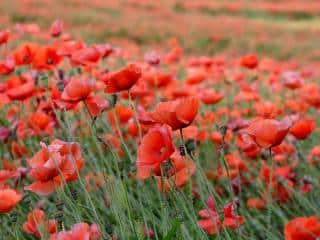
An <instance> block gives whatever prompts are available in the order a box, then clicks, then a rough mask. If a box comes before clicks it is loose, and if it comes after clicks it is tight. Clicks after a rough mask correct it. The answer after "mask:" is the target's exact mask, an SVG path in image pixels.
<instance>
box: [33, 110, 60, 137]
mask: <svg viewBox="0 0 320 240" xmlns="http://www.w3.org/2000/svg"><path fill="white" fill-rule="evenodd" d="M28 122H29V126H30V127H31V128H32V129H33V131H34V133H35V135H39V134H41V133H46V134H48V135H51V134H52V133H53V127H54V125H55V122H54V121H53V119H52V118H51V117H50V116H49V115H48V114H46V113H45V112H43V111H41V110H38V111H36V112H35V113H33V114H31V115H30V116H29V121H28Z"/></svg>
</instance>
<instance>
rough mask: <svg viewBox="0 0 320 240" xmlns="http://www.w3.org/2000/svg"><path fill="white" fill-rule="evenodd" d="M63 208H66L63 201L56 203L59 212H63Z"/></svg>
mask: <svg viewBox="0 0 320 240" xmlns="http://www.w3.org/2000/svg"><path fill="white" fill-rule="evenodd" d="M63 206H64V203H63V202H62V201H61V200H58V201H57V202H56V208H57V209H58V210H59V211H62V210H63Z"/></svg>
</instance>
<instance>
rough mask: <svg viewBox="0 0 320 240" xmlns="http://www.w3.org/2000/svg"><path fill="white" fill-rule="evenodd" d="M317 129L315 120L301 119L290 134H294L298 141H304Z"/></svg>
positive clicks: (291, 129) (293, 126)
mask: <svg viewBox="0 0 320 240" xmlns="http://www.w3.org/2000/svg"><path fill="white" fill-rule="evenodd" d="M315 128H316V122H315V121H314V120H313V119H309V118H304V119H299V120H298V121H296V122H295V123H294V124H293V125H292V127H291V128H290V134H292V135H293V136H294V137H295V138H296V139H298V140H304V139H306V138H307V137H308V136H309V135H310V134H311V133H312V131H313V130H314V129H315Z"/></svg>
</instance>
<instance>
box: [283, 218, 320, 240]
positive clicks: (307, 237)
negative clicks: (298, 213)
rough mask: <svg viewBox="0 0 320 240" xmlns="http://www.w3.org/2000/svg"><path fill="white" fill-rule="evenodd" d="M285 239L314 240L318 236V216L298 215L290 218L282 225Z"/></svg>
mask: <svg viewBox="0 0 320 240" xmlns="http://www.w3.org/2000/svg"><path fill="white" fill-rule="evenodd" d="M284 237H285V240H316V239H318V237H320V222H319V218H318V217H315V216H311V217H298V218H294V219H292V220H290V221H289V222H288V223H287V224H286V225H285V227H284Z"/></svg>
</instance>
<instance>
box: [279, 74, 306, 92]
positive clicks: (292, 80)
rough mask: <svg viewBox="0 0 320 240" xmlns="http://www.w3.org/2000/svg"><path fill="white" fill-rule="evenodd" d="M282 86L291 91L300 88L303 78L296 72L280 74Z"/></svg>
mask: <svg viewBox="0 0 320 240" xmlns="http://www.w3.org/2000/svg"><path fill="white" fill-rule="evenodd" d="M282 78H283V84H284V86H285V87H287V88H290V89H292V90H294V89H297V88H300V87H302V85H303V78H302V77H301V76H300V74H299V73H296V72H284V73H283V74H282Z"/></svg>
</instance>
